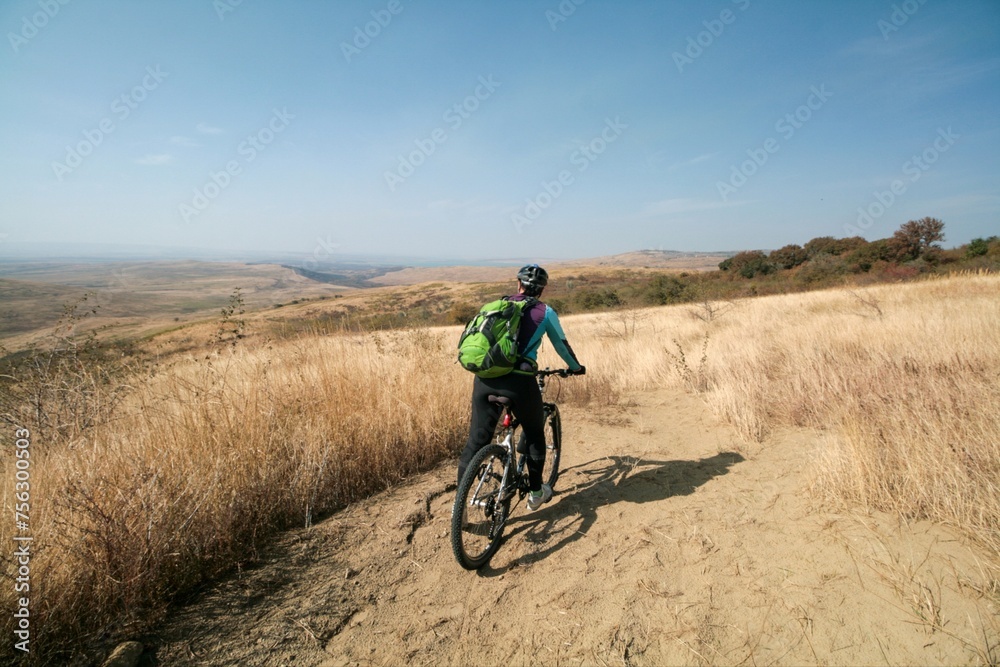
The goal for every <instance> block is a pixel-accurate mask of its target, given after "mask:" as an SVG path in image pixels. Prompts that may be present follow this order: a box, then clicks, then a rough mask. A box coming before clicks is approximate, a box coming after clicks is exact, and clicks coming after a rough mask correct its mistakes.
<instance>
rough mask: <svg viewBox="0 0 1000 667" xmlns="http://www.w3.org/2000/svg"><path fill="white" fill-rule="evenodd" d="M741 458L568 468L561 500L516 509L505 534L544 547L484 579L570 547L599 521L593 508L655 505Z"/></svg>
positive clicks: (611, 459)
mask: <svg viewBox="0 0 1000 667" xmlns="http://www.w3.org/2000/svg"><path fill="white" fill-rule="evenodd" d="M744 460H745V459H744V458H743V456H741V455H740V454H738V453H736V452H720V453H719V454H716V455H715V456H710V457H708V458H704V459H699V460H696V461H692V460H673V461H653V460H647V459H641V458H636V457H634V456H607V457H603V458H600V459H594V460H593V461H588V462H587V463H581V464H578V465H575V466H572V467H570V468H566V469H564V470H563V471H562V472H561V473H560V474H559V481H558V482H557V484H556V489H557V490H556V496H555V498H554V499H553V500H558V501H559V502H555V503H551V504H549V505H546V506H544V507H542V509H540V510H538V511H537V512H533V513H531V514H528V513H526V511H525V509H524V508H523V507H519V508H518V509H517V510H516V513H515V514H514V516H513V517H512V518H511V520H510V523H508V530H507V533H506V535H505V536H504V541H506V540H509V539H514V538H518V539H522V540H525V541H527V542H529V543H533V544H539V545H547V546H545V548H543V549H540V550H538V551H535V552H532V553H530V554H525V555H523V556H521V557H520V558H518V559H516V560H514V561H511V562H510V563H509V564H507V565H505V566H503V567H500V568H494V567H493V566H492V565H491V564H490V563H487V564H486V565H485V566H483V567H482V568H481V569H480V570H479V574H480V576H484V577H495V576H499V575H501V574H503V573H504V572H507V571H508V570H510V569H511V568H513V567H517V566H518V565H527V564H530V563H534V562H537V561H540V560H542V559H543V558H546V557H547V556H548V555H550V554H552V553H554V552H555V551H557V550H559V549H562V548H563V547H565V546H567V545H569V544H572V543H573V542H575V541H577V540H579V539H580V538H581V537H584V536H585V535H586V534H587V532H588V531H589V530H590V528H591V527H592V526H593V525H594V523H595V522H596V521H597V510H598V509H600V508H601V507H606V506H609V505H614V504H616V503H619V502H630V503H649V502H658V501H663V500H667V499H668V498H672V497H675V496H686V495H690V494H691V493H694V491H695V490H696V489H697V488H698V487H700V486H701V485H703V484H705V483H706V482H708V481H710V480H712V479H714V478H716V477H719V476H721V475H725V474H726V473H728V472H729V470H730V468H731V467H732V466H734V465H736V464H737V463H740V462H742V461H744ZM601 464H603V465H601ZM574 472H575V474H571V473H574ZM581 477H582V480H581Z"/></svg>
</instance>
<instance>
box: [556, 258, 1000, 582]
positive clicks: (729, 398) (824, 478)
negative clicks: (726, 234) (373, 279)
mask: <svg viewBox="0 0 1000 667" xmlns="http://www.w3.org/2000/svg"><path fill="white" fill-rule="evenodd" d="M566 319H567V320H568V321H567V322H566V329H567V331H569V332H570V336H571V338H572V339H573V342H574V346H575V348H576V349H577V350H578V351H579V353H580V356H581V358H583V359H584V360H585V361H586V363H587V364H588V372H594V373H595V374H596V375H598V376H601V377H605V378H608V379H609V381H610V383H611V385H612V387H613V388H615V389H616V390H619V391H624V390H629V389H649V388H654V387H662V386H671V385H680V386H685V387H687V388H690V389H692V390H695V391H699V392H702V393H703V395H704V396H705V398H706V400H707V401H708V402H709V404H710V405H711V406H712V407H713V408H714V410H715V411H716V412H717V413H718V414H719V415H720V416H721V417H722V418H723V419H725V420H726V421H728V422H729V423H731V424H732V425H733V426H734V427H735V428H736V430H737V431H738V432H739V433H740V434H741V435H742V436H743V437H744V438H745V439H746V440H747V441H751V442H761V441H764V440H766V438H767V436H768V434H769V433H770V432H771V431H772V430H773V429H774V428H777V427H781V426H808V427H813V428H820V429H829V430H830V431H831V432H832V433H833V434H834V435H835V437H834V438H832V441H833V442H834V443H836V444H835V446H834V447H833V448H832V449H830V450H828V451H825V452H823V454H822V459H821V461H820V468H821V471H820V472H821V474H820V483H821V488H822V489H823V490H825V492H827V493H828V494H830V495H831V496H833V497H836V498H839V499H841V500H843V501H845V502H849V503H858V504H861V505H863V506H865V507H870V508H877V509H881V510H887V511H894V512H898V513H900V514H901V515H904V516H907V517H920V518H929V519H932V520H936V521H940V522H943V523H948V524H951V525H954V526H956V527H957V528H959V529H961V530H963V531H964V532H966V533H967V534H968V535H970V536H972V537H973V538H975V539H976V540H977V541H979V542H980V543H983V544H985V545H987V546H988V547H989V548H990V549H991V550H992V552H993V554H994V555H995V564H997V565H1000V482H998V480H1000V278H997V277H996V276H990V275H963V276H953V277H949V278H940V279H933V280H928V281H925V282H919V283H908V284H896V285H882V286H875V287H868V288H865V289H863V290H856V291H855V290H829V291H822V292H812V293H806V294H795V295H785V296H774V297H763V298H756V299H748V300H743V301H739V302H737V303H735V304H732V305H730V306H729V307H728V308H726V309H722V314H721V316H718V317H707V316H706V315H705V307H704V306H675V307H667V308H659V309H650V310H646V311H641V312H633V313H619V314H613V315H599V316H593V315H590V316H581V317H578V318H566ZM577 341H579V343H578V342H577Z"/></svg>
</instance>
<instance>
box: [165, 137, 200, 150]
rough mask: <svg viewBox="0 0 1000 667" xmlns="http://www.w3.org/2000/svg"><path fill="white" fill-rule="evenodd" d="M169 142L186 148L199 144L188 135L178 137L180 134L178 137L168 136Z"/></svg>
mask: <svg viewBox="0 0 1000 667" xmlns="http://www.w3.org/2000/svg"><path fill="white" fill-rule="evenodd" d="M170 143H172V144H174V145H177V146H185V147H187V148H195V147H197V146H200V145H201V144H199V143H198V142H197V141H195V140H194V139H191V138H189V137H180V136H178V137H170Z"/></svg>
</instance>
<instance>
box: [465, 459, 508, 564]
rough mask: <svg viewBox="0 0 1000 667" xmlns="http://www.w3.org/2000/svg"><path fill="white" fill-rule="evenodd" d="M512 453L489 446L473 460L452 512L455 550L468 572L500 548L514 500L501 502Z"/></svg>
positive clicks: (466, 471) (486, 560) (483, 562)
mask: <svg viewBox="0 0 1000 667" xmlns="http://www.w3.org/2000/svg"><path fill="white" fill-rule="evenodd" d="M508 456H509V454H508V451H507V450H506V449H505V448H503V447H501V446H500V445H487V446H486V447H483V448H482V449H481V450H479V452H477V453H476V455H475V456H474V457H472V461H471V462H470V463H469V467H468V468H466V470H465V475H463V476H462V481H461V482H460V483H459V485H458V492H457V494H456V495H455V505H454V506H453V507H452V510H451V548H452V551H454V553H455V560H457V561H458V563H459V565H461V566H462V567H464V568H465V569H467V570H478V569H479V568H481V567H482V566H483V565H485V564H486V563H487V562H488V561H489V560H490V558H492V557H493V554H494V553H496V550H497V549H498V548H500V538H501V536H502V535H503V528H504V524H505V523H506V522H507V513H508V510H509V508H510V498H509V497H508V498H506V499H504V500H503V501H501V500H500V496H501V491H503V489H502V488H501V486H502V484H503V475H504V470H505V469H506V467H507V457H508Z"/></svg>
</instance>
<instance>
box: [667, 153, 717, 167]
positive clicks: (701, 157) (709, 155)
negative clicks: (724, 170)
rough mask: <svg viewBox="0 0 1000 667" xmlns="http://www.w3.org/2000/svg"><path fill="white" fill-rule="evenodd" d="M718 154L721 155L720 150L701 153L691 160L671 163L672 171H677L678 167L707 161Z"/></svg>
mask: <svg viewBox="0 0 1000 667" xmlns="http://www.w3.org/2000/svg"><path fill="white" fill-rule="evenodd" d="M717 155H719V153H718V152H715V153H705V154H704V155H699V156H698V157H695V158H691V159H690V160H685V161H683V162H675V163H673V164H672V165H670V171H677V170H678V169H683V168H684V167H690V166H693V165H696V164H698V163H700V162H707V161H708V160H711V159H712V158H714V157H715V156H717Z"/></svg>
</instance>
